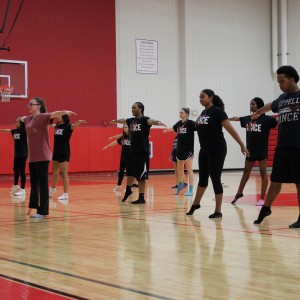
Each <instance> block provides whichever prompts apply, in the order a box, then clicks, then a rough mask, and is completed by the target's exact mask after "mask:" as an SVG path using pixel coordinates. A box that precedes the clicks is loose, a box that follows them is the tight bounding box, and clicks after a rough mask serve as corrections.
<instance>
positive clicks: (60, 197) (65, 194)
mask: <svg viewBox="0 0 300 300" xmlns="http://www.w3.org/2000/svg"><path fill="white" fill-rule="evenodd" d="M68 199H69V194H68V193H63V194H62V195H61V196H59V197H58V198H57V200H68Z"/></svg>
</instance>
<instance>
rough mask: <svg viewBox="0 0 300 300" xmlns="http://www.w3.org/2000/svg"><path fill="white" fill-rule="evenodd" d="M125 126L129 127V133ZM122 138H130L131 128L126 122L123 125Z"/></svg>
mask: <svg viewBox="0 0 300 300" xmlns="http://www.w3.org/2000/svg"><path fill="white" fill-rule="evenodd" d="M124 126H127V128H128V133H127V134H126V133H125V131H124ZM122 138H123V139H127V138H129V139H130V130H129V126H128V125H127V124H124V125H123V132H122Z"/></svg>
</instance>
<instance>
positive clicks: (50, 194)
mask: <svg viewBox="0 0 300 300" xmlns="http://www.w3.org/2000/svg"><path fill="white" fill-rule="evenodd" d="M55 193H56V189H54V188H50V189H49V198H51V197H52V196H53V195H54V194H55Z"/></svg>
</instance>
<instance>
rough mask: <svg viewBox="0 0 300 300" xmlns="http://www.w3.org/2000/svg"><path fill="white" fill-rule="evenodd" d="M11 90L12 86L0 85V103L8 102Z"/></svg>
mask: <svg viewBox="0 0 300 300" xmlns="http://www.w3.org/2000/svg"><path fill="white" fill-rule="evenodd" d="M13 89H14V87H13V86H12V85H0V94H1V98H2V100H1V102H10V95H11V93H12V91H13Z"/></svg>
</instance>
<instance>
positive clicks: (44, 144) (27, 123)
mask: <svg viewBox="0 0 300 300" xmlns="http://www.w3.org/2000/svg"><path fill="white" fill-rule="evenodd" d="M28 110H29V114H30V115H29V116H23V117H18V118H17V120H16V123H15V124H16V129H12V130H11V129H1V131H2V132H11V134H12V136H13V139H14V184H13V186H12V188H11V192H10V193H11V195H14V196H16V197H22V198H23V199H24V198H25V195H26V192H25V184H26V174H25V166H26V160H27V158H28V161H29V173H30V185H31V190H30V200H29V209H28V212H27V214H28V215H30V217H31V218H43V217H45V216H47V215H48V214H49V198H51V197H52V196H53V195H54V193H55V192H56V185H57V181H58V176H59V172H61V174H62V178H63V186H64V193H63V194H62V195H61V196H59V197H58V198H57V199H58V200H60V201H68V199H69V194H68V189H69V177H68V166H69V161H70V144H69V141H70V138H71V136H72V132H73V130H74V129H75V128H76V127H78V126H79V125H80V124H83V123H86V121H85V120H78V121H77V122H76V123H74V124H70V118H69V115H71V114H75V113H74V112H72V111H68V110H63V111H55V112H52V113H47V108H46V105H45V101H44V100H43V99H41V98H32V99H31V100H30V101H29V103H28ZM54 119H56V124H55V125H54V124H53V120H54ZM49 126H52V127H54V149H53V153H52V151H51V148H50V141H49V133H48V127H49ZM51 160H52V172H53V177H52V187H51V188H50V191H49V187H48V171H49V170H48V169H49V163H50V161H51ZM19 178H21V186H19V185H18V180H19ZM33 209H36V213H35V214H31V212H32V210H33Z"/></svg>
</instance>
